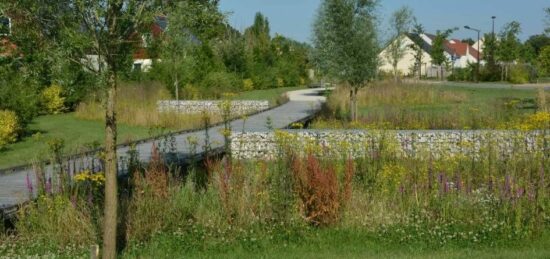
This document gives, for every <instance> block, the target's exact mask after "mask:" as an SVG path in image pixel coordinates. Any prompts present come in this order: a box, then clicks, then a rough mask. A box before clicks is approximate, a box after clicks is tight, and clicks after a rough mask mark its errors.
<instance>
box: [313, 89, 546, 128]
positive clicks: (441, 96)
mask: <svg viewBox="0 0 550 259" xmlns="http://www.w3.org/2000/svg"><path fill="white" fill-rule="evenodd" d="M470 90H471V91H474V90H473V89H470ZM489 91H492V92H489ZM502 91H505V92H504V93H502ZM507 91H510V90H500V89H496V90H486V89H482V91H480V92H470V91H467V90H464V89H462V90H461V89H455V88H449V87H447V88H446V87H442V86H434V85H422V84H393V83H389V82H380V83H376V84H374V85H372V86H370V87H366V88H365V89H362V90H361V91H360V92H359V94H358V106H359V115H360V116H359V121H358V122H356V123H351V124H350V123H349V122H347V117H348V113H349V91H348V90H347V89H346V87H339V88H337V89H336V90H335V91H334V92H333V93H332V94H331V95H330V96H329V98H328V101H327V103H326V105H325V107H324V111H323V113H322V117H321V118H320V119H319V120H317V121H316V122H315V123H313V127H316V128H347V127H351V128H358V127H359V128H371V129H495V128H499V129H503V128H517V127H516V125H517V124H518V123H520V122H521V121H522V120H523V119H524V117H525V116H527V115H529V114H532V113H534V112H535V111H537V110H538V111H544V109H543V107H542V106H541V105H540V104H541V103H543V102H541V101H540V100H538V99H541V100H543V99H544V98H541V97H540V96H543V97H544V94H545V93H544V92H543V93H542V95H541V94H540V93H539V97H537V95H536V94H535V93H534V92H533V93H530V92H522V93H520V94H519V96H520V97H516V96H514V95H515V94H518V93H517V92H507ZM508 94H509V95H508ZM546 95H550V94H549V93H546ZM525 96H531V97H530V98H524V97H525ZM537 105H538V106H537Z"/></svg>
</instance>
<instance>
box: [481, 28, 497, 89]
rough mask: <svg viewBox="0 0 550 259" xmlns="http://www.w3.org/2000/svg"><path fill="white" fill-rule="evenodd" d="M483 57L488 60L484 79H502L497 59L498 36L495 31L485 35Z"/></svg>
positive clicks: (483, 75)
mask: <svg viewBox="0 0 550 259" xmlns="http://www.w3.org/2000/svg"><path fill="white" fill-rule="evenodd" d="M483 39H484V42H483V47H482V52H483V59H484V60H485V61H487V65H486V66H485V69H484V70H483V74H482V79H481V80H483V81H498V80H499V79H500V75H499V68H498V65H497V61H496V54H495V53H496V52H497V48H498V42H497V38H496V36H495V35H494V34H493V33H486V34H485V36H484V37H483Z"/></svg>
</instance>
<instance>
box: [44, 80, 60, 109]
mask: <svg viewBox="0 0 550 259" xmlns="http://www.w3.org/2000/svg"><path fill="white" fill-rule="evenodd" d="M62 92H63V89H62V88H61V86H59V85H52V86H50V87H48V88H46V89H44V90H43V91H42V105H43V106H44V109H45V110H46V112H47V113H48V114H59V113H61V112H63V111H65V97H63V96H61V94H62Z"/></svg>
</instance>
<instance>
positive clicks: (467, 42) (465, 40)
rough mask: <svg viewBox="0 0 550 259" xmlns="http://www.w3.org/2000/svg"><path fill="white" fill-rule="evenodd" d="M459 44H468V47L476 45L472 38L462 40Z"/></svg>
mask: <svg viewBox="0 0 550 259" xmlns="http://www.w3.org/2000/svg"><path fill="white" fill-rule="evenodd" d="M460 42H462V43H466V44H468V45H470V46H472V45H474V44H475V43H476V41H475V40H474V39H472V38H467V39H463V40H461V41H460Z"/></svg>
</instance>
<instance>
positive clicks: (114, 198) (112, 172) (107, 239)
mask: <svg viewBox="0 0 550 259" xmlns="http://www.w3.org/2000/svg"><path fill="white" fill-rule="evenodd" d="M116 80H117V78H116V73H115V72H114V71H109V74H108V76H107V87H108V91H107V110H106V113H105V210H104V219H103V221H104V222H103V258H106V259H113V258H116V237H117V208H118V195H117V187H118V186H117V155H116V138H117V129H116V113H115V104H116V90H117V81H116Z"/></svg>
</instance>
